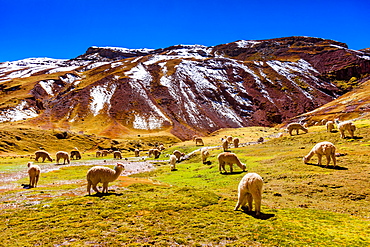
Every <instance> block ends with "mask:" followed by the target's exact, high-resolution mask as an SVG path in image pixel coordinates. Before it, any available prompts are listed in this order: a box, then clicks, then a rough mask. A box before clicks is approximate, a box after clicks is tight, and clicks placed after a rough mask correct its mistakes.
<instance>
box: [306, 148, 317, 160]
mask: <svg viewBox="0 0 370 247" xmlns="http://www.w3.org/2000/svg"><path fill="white" fill-rule="evenodd" d="M314 154H315V151H314V150H313V149H311V151H310V152H309V153H308V154H307V156H306V158H307V159H311V157H312V156H314Z"/></svg>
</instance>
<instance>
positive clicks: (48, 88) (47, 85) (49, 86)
mask: <svg viewBox="0 0 370 247" xmlns="http://www.w3.org/2000/svg"><path fill="white" fill-rule="evenodd" d="M54 82H55V81H54V80H46V81H40V82H39V85H40V86H41V87H42V88H43V89H44V90H45V92H46V93H47V94H49V95H51V96H54V92H53V84H54Z"/></svg>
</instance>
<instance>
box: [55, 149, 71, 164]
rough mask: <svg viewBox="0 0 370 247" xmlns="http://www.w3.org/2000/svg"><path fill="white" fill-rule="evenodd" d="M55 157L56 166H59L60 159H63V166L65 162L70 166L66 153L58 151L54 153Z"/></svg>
mask: <svg viewBox="0 0 370 247" xmlns="http://www.w3.org/2000/svg"><path fill="white" fill-rule="evenodd" d="M56 157H57V164H59V160H60V159H63V160H64V162H63V165H65V164H66V161H67V163H68V164H70V160H69V154H68V153H67V152H64V151H58V152H57V153H56Z"/></svg>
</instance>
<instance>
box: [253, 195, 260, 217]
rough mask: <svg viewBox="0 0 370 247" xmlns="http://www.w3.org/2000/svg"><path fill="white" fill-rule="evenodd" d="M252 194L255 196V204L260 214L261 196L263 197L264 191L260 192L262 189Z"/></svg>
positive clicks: (257, 212) (257, 213)
mask: <svg viewBox="0 0 370 247" xmlns="http://www.w3.org/2000/svg"><path fill="white" fill-rule="evenodd" d="M252 196H253V200H254V206H255V208H256V215H257V216H258V215H260V212H261V198H262V193H261V192H260V190H258V191H255V192H254V193H252Z"/></svg>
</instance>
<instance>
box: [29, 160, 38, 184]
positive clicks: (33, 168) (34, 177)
mask: <svg viewBox="0 0 370 247" xmlns="http://www.w3.org/2000/svg"><path fill="white" fill-rule="evenodd" d="M27 166H28V175H29V177H30V187H31V188H36V186H37V183H38V181H39V177H40V173H41V169H40V167H39V166H38V165H34V164H32V162H28V164H27Z"/></svg>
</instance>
